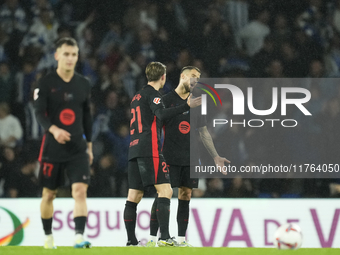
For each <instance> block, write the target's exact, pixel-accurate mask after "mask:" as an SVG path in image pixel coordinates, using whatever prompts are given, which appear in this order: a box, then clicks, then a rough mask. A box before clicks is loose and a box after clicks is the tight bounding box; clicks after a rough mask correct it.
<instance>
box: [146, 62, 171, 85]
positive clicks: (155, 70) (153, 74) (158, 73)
mask: <svg viewBox="0 0 340 255" xmlns="http://www.w3.org/2000/svg"><path fill="white" fill-rule="evenodd" d="M165 72H166V66H165V65H164V64H162V63H161V62H151V63H149V64H148V65H147V67H146V69H145V74H146V78H147V79H148V82H150V81H158V80H159V79H160V78H161V77H162V76H163V75H164V74H165Z"/></svg>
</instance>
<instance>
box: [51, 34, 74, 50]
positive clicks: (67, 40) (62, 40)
mask: <svg viewBox="0 0 340 255" xmlns="http://www.w3.org/2000/svg"><path fill="white" fill-rule="evenodd" d="M64 44H66V45H68V46H77V47H78V44H77V41H76V40H75V39H73V38H72V37H63V38H60V39H59V40H58V41H57V42H56V43H55V49H58V48H60V47H61V46H63V45H64Z"/></svg>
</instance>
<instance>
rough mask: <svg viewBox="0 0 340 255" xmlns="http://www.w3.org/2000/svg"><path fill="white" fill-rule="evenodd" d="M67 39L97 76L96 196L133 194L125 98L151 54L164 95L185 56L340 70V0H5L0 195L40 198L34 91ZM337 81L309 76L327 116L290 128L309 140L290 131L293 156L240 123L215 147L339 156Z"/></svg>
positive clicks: (209, 73) (226, 192)
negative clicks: (161, 67)
mask: <svg viewBox="0 0 340 255" xmlns="http://www.w3.org/2000/svg"><path fill="white" fill-rule="evenodd" d="M65 36H72V37H74V38H75V39H76V40H77V41H78V44H79V49H80V56H79V62H78V65H77V71H78V72H79V73H81V74H83V75H85V76H86V77H88V78H89V79H90V81H91V84H92V105H91V107H92V113H93V150H94V151H93V152H94V164H93V166H92V168H91V185H90V187H89V190H88V195H89V197H125V196H126V194H127V169H126V168H127V153H128V148H129V142H130V139H129V119H130V111H129V104H130V101H131V98H132V97H133V95H134V94H135V92H136V91H137V90H139V89H140V88H141V87H142V86H144V85H145V84H146V83H147V81H146V78H145V75H144V70H145V67H146V65H147V64H148V63H149V62H150V61H160V62H163V63H164V64H166V66H167V82H166V85H165V88H164V89H163V93H167V92H169V91H170V90H172V89H174V88H175V87H176V86H177V84H178V80H179V74H180V70H181V68H182V67H184V66H187V65H193V66H196V67H198V68H199V69H200V70H201V72H202V76H201V77H202V78H207V77H261V78H268V77H270V78H285V77H286V78H288V77H289V78H298V77H301V78H302V77H309V78H329V77H334V78H336V77H339V76H340V0H299V1H296V0H285V1H282V0H251V1H250V0H249V1H247V0H157V1H156V0H155V1H151V0H150V1H148V0H124V1H122V0H102V1H97V0H21V1H20V0H2V1H0V147H1V157H0V197H37V196H39V195H40V192H41V190H40V188H39V185H38V172H39V163H38V161H37V158H38V154H39V150H40V143H41V139H42V136H43V132H44V131H43V130H42V129H41V128H40V126H39V125H38V124H37V122H36V119H35V116H34V110H33V99H32V98H33V95H32V94H33V91H34V88H35V86H36V84H37V81H38V80H39V78H40V77H41V76H43V75H45V74H46V73H47V72H48V71H50V70H53V69H55V68H56V62H55V60H54V50H55V49H54V42H55V41H56V40H57V39H58V38H61V37H65ZM333 88H334V89H333V90H329V89H326V90H323V89H322V88H321V87H320V86H318V85H315V86H313V85H311V87H310V88H309V89H310V90H312V91H313V92H312V94H313V98H312V101H311V102H310V103H309V104H310V106H311V107H312V108H313V109H314V113H315V114H317V115H318V116H319V117H318V119H320V123H319V124H315V123H304V124H305V127H307V128H306V129H303V130H300V131H299V132H298V133H294V135H298V136H299V137H301V136H304V140H303V141H304V143H296V142H295V141H296V137H294V135H292V134H289V132H286V133H284V134H283V135H282V137H283V139H284V140H285V141H286V143H285V146H286V147H285V148H288V150H287V152H289V154H284V153H283V152H282V151H280V150H276V148H273V147H271V146H270V137H271V136H276V135H281V134H280V131H279V130H276V129H272V133H270V132H269V133H268V132H266V131H268V130H264V131H258V130H255V129H244V130H242V129H241V128H239V127H235V128H231V129H228V132H226V133H225V135H226V136H228V137H229V138H230V142H229V144H230V147H229V148H225V147H221V146H219V143H218V141H215V145H216V148H217V150H218V152H219V153H220V155H221V156H225V157H227V158H228V159H230V160H231V161H237V162H238V163H247V164H252V163H255V164H256V163H258V162H260V160H261V156H262V157H263V155H267V156H269V155H270V156H271V157H274V158H275V157H276V158H280V157H282V158H285V157H288V156H289V155H290V156H292V157H294V156H296V155H306V153H303V152H306V151H308V150H312V151H313V154H312V155H313V156H314V157H315V158H322V159H324V160H325V162H327V163H339V155H340V131H339V130H340V129H339V127H340V90H339V88H340V86H333ZM262 96H263V97H264V98H266V94H264V95H262ZM267 96H268V95H267ZM268 98H269V102H271V95H270V94H269V96H268ZM265 109H267V108H265ZM313 116H314V115H313ZM274 132H276V133H274ZM213 136H214V134H213ZM240 148H242V149H240ZM323 148H331V150H329V149H328V150H324V149H323ZM325 151H327V152H329V151H330V152H331V153H327V155H324V154H325V153H324V152H325ZM287 155H288V156H287ZM308 155H311V154H310V153H309V154H308ZM282 158H281V159H282ZM235 159H236V160H235ZM308 160H309V159H308V157H305V158H302V159H300V161H301V163H307V162H303V161H308ZM281 161H282V160H281ZM297 161H298V162H300V161H299V160H298V159H297ZM69 189H70V188H69V187H68V186H67V185H65V187H64V188H62V189H61V190H60V192H59V195H60V196H66V197H67V196H69V195H70V191H69ZM339 194H340V181H338V180H336V179H334V180H328V179H322V178H319V179H242V178H235V179H217V178H216V179H207V180H201V181H200V186H199V189H196V190H195V191H194V196H196V197H235V198H240V197H275V198H276V197H338V196H339Z"/></svg>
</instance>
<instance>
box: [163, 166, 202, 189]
mask: <svg viewBox="0 0 340 255" xmlns="http://www.w3.org/2000/svg"><path fill="white" fill-rule="evenodd" d="M168 167H169V172H170V183H171V187H172V188H176V187H187V188H191V189H194V188H197V187H198V178H190V166H176V165H168Z"/></svg>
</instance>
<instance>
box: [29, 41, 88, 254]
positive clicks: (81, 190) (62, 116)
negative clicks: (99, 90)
mask: <svg viewBox="0 0 340 255" xmlns="http://www.w3.org/2000/svg"><path fill="white" fill-rule="evenodd" d="M78 51H79V48H78V46H77V42H76V41H75V40H74V39H73V38H62V39H60V40H59V41H58V42H57V43H56V52H55V59H56V60H57V61H58V67H57V70H56V71H53V72H51V73H49V74H47V75H46V76H45V77H43V78H42V79H41V80H40V81H39V86H38V88H37V89H36V90H35V93H34V94H35V95H34V97H35V98H34V99H35V113H36V117H37V120H38V122H39V123H40V125H41V126H42V127H43V128H44V129H45V132H46V133H45V135H44V137H43V142H42V145H41V149H40V156H39V161H40V163H41V168H40V178H41V182H42V185H43V192H42V200H41V206H40V211H41V218H42V223H43V228H44V231H45V235H46V238H45V246H44V247H45V248H47V249H54V248H56V247H55V244H54V239H53V236H52V217H53V200H54V198H55V197H56V193H57V188H58V187H59V186H61V185H63V184H64V183H63V182H64V180H63V177H64V171H66V174H67V176H68V178H69V179H70V182H71V184H72V197H73V198H74V200H75V206H74V210H73V217H74V222H75V232H76V235H75V242H74V248H90V246H91V244H90V243H89V242H87V241H85V240H84V238H83V233H84V229H85V224H86V219H87V206H86V196H87V187H88V183H89V179H90V164H92V160H93V154H92V143H91V133H92V120H91V114H90V107H89V101H90V83H89V81H88V80H87V79H86V78H85V77H83V76H82V75H80V74H78V73H76V72H75V66H76V63H77V60H78ZM84 135H85V137H86V140H85V139H84Z"/></svg>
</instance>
